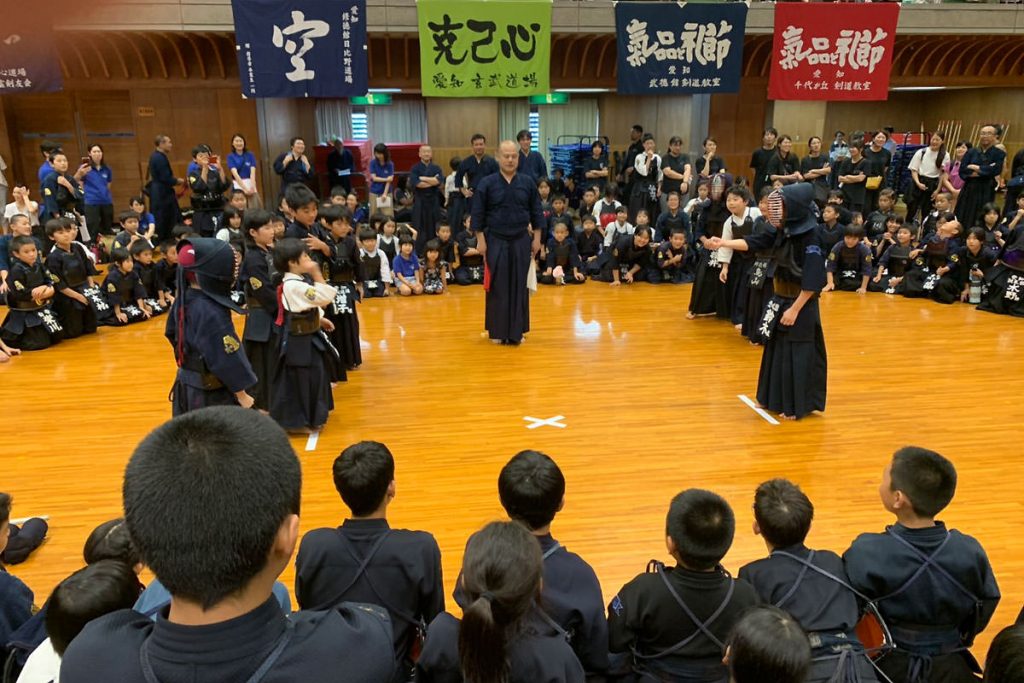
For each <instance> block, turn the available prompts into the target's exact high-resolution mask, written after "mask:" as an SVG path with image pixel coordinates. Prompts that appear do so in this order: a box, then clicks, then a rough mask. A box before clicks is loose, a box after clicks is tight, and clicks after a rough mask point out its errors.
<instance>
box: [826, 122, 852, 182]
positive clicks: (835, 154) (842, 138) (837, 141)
mask: <svg viewBox="0 0 1024 683" xmlns="http://www.w3.org/2000/svg"><path fill="white" fill-rule="evenodd" d="M849 158H850V144H849V143H848V142H847V141H846V133H844V132H843V131H841V130H837V131H836V134H835V136H834V137H833V138H832V144H831V145H829V148H828V160H829V161H830V162H831V163H830V164H829V165H830V166H832V176H831V177H830V178H829V184H830V185H831V186H832V188H833V189H835V188H837V187H839V165H840V164H842V163H843V162H844V161H846V160H847V159H849Z"/></svg>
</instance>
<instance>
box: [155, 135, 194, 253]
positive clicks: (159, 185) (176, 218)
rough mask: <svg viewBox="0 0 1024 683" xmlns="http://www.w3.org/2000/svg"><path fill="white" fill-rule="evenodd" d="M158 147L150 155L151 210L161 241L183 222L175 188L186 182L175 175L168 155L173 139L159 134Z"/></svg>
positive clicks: (158, 237) (157, 234)
mask: <svg viewBox="0 0 1024 683" xmlns="http://www.w3.org/2000/svg"><path fill="white" fill-rule="evenodd" d="M154 144H155V145H156V149H155V150H153V153H152V154H151V155H150V156H149V172H148V175H149V182H148V183H147V187H148V188H149V210H150V211H151V212H152V214H153V220H154V222H155V223H156V238H157V240H158V241H159V242H163V241H164V240H166V239H168V238H170V236H171V233H172V232H173V231H174V226H175V225H177V224H178V223H180V222H181V207H179V206H178V197H177V196H176V195H175V190H174V188H176V187H177V186H178V185H183V184H184V183H185V181H184V180H182V179H181V178H176V177H175V176H174V171H172V170H171V161H170V159H169V158H168V155H169V154H170V153H171V149H173V143H172V142H171V139H170V138H169V137H167V136H166V135H157V136H156V140H155V141H154Z"/></svg>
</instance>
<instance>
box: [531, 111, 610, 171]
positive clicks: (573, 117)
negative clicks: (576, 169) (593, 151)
mask: <svg viewBox="0 0 1024 683" xmlns="http://www.w3.org/2000/svg"><path fill="white" fill-rule="evenodd" d="M537 111H538V112H539V113H540V153H541V154H543V155H544V158H545V159H547V161H548V163H549V164H550V163H551V159H550V158H549V155H548V147H549V146H551V145H554V144H557V143H558V138H559V137H560V136H563V135H564V136H572V137H571V138H570V137H566V139H564V140H562V143H563V144H570V143H573V142H576V138H577V137H579V136H590V137H595V136H596V135H597V117H598V113H597V100H596V99H594V98H586V99H584V98H580V99H573V100H570V101H569V104H542V105H540V106H539V107H537Z"/></svg>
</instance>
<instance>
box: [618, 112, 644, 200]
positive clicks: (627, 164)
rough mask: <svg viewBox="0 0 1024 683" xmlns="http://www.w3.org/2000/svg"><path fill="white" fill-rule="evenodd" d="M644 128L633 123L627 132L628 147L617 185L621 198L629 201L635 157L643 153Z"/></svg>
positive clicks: (633, 179) (631, 192)
mask: <svg viewBox="0 0 1024 683" xmlns="http://www.w3.org/2000/svg"><path fill="white" fill-rule="evenodd" d="M643 137H644V127H643V126H641V125H640V124H639V123H634V124H633V127H632V128H631V129H630V130H629V147H627V148H626V158H625V159H623V160H622V169H621V170H620V171H619V184H620V185H621V186H622V197H625V198H626V201H629V197H630V196H632V194H633V182H634V181H635V177H634V175H633V174H634V172H635V171H636V169H635V168H634V165H635V164H636V157H637V155H638V154H643V153H644V140H643Z"/></svg>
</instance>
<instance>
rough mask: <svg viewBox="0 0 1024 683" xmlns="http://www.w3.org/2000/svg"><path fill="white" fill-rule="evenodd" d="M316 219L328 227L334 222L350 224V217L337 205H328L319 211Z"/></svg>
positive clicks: (344, 209)
mask: <svg viewBox="0 0 1024 683" xmlns="http://www.w3.org/2000/svg"><path fill="white" fill-rule="evenodd" d="M318 217H319V218H320V221H321V222H322V223H326V224H327V225H330V224H331V223H334V222H335V221H345V222H346V223H351V222H352V215H351V214H350V213H349V212H348V209H346V208H345V207H344V206H339V205H337V204H330V205H328V206H325V207H324V208H322V209H320V211H319V213H318Z"/></svg>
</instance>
